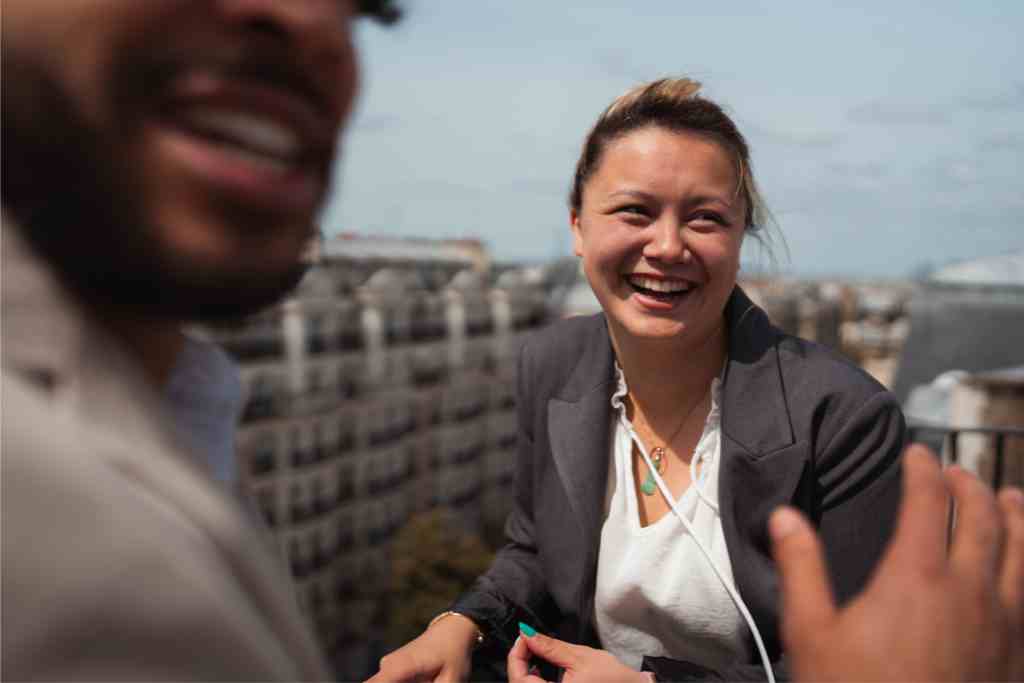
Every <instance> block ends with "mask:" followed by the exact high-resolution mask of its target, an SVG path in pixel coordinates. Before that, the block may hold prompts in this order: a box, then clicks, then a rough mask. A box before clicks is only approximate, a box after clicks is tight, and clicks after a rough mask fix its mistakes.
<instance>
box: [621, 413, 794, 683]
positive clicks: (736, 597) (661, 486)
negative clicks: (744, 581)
mask: <svg viewBox="0 0 1024 683" xmlns="http://www.w3.org/2000/svg"><path fill="white" fill-rule="evenodd" d="M619 419H620V420H621V421H622V424H623V426H624V427H625V428H626V431H627V432H628V433H629V435H630V437H631V438H632V439H633V443H634V444H636V447H637V450H639V451H640V455H641V456H643V459H644V462H645V463H647V467H648V471H649V472H650V473H651V475H652V476H653V477H654V481H655V483H656V484H657V485H658V490H659V491H661V495H662V496H664V498H665V500H666V501H667V502H668V504H669V506H670V507H671V508H672V512H674V513H675V515H676V517H677V518H678V519H679V521H680V522H682V524H683V527H685V528H686V531H687V533H689V534H690V537H691V538H692V539H693V541H694V543H696V544H697V548H699V549H700V552H701V554H702V555H703V556H704V559H705V560H707V561H708V564H710V565H711V568H712V569H713V570H714V572H715V575H716V576H717V577H718V580H719V581H721V582H722V586H723V587H724V588H725V590H726V592H727V593H728V594H729V597H730V598H732V601H733V604H735V605H736V609H738V610H739V612H740V614H741V615H742V616H743V618H744V620H746V622H747V626H748V627H750V632H751V633H752V634H753V636H754V642H755V643H756V645H757V651H758V654H760V655H761V665H762V666H763V667H764V672H765V674H766V675H767V676H768V683H775V675H774V673H773V672H772V665H771V661H770V660H769V659H768V651H767V650H766V649H765V646H764V641H763V640H762V638H761V632H760V631H759V630H758V628H757V624H755V623H754V618H753V617H752V616H751V615H750V610H749V609H747V605H746V603H744V602H743V598H741V597H740V594H739V591H738V590H736V587H735V586H734V585H733V584H732V583H731V582H730V581H729V580H727V579H726V578H725V576H724V575H723V574H722V571H721V570H720V569H719V568H718V565H717V564H715V561H714V559H713V558H712V557H711V553H709V552H708V550H707V548H705V547H704V544H703V543H701V541H700V538H698V537H697V534H695V533H694V531H693V527H692V526H691V525H690V520H688V519H687V518H686V515H684V514H683V512H682V511H681V510H680V509H679V507H678V505H677V504H676V501H675V498H673V496H672V492H671V491H670V490H669V488H668V485H667V484H665V480H664V479H662V478H661V474H659V473H658V470H657V468H655V466H654V463H653V462H652V461H651V458H650V456H649V455H647V449H646V448H645V447H644V445H643V442H641V441H640V439H639V438H638V437H637V435H636V432H635V431H633V425H631V424H630V423H629V420H628V419H626V416H625V415H624V414H623V411H620V412H619ZM696 460H697V458H696V457H694V458H692V459H691V460H690V477H691V479H692V481H691V484H690V485H691V486H693V487H695V488H696V491H697V496H698V497H699V498H700V500H702V501H703V502H704V503H705V504H707V505H708V506H710V507H711V509H713V510H714V511H715V512H716V513H717V512H718V506H717V505H715V504H714V502H712V501H711V500H709V499H708V498H707V497H706V496H705V495H704V493H703V491H701V488H700V482H699V481H698V479H697V476H696Z"/></svg>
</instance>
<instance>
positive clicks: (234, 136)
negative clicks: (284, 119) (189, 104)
mask: <svg viewBox="0 0 1024 683" xmlns="http://www.w3.org/2000/svg"><path fill="white" fill-rule="evenodd" d="M186 118H187V119H188V121H189V123H190V124H191V125H193V126H194V127H195V128H196V129H197V130H198V131H200V132H202V133H206V134H209V135H213V136H216V137H217V138H218V139H219V140H221V141H222V142H225V143H228V144H232V145H234V146H237V147H239V148H244V149H245V150H246V151H247V152H249V153H251V154H253V155H258V156H260V157H261V158H264V159H266V157H271V158H274V159H277V160H280V161H291V160H293V159H295V158H296V157H297V156H298V154H299V152H300V150H301V141H300V139H299V136H298V135H297V134H296V133H295V131H294V130H292V129H291V128H289V127H287V126H284V125H281V124H280V123H278V122H277V121H275V120H272V119H269V118H266V117H261V116H258V115H256V116H254V115H252V114H243V113H240V112H236V111H225V110H222V109H195V110H192V111H191V112H189V113H188V114H187V115H186ZM237 151H241V150H237Z"/></svg>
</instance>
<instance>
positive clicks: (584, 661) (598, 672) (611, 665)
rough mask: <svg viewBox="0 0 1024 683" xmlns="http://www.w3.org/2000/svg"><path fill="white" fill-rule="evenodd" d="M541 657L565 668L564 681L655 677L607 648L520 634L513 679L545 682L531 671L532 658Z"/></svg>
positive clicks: (511, 661) (625, 682)
mask: <svg viewBox="0 0 1024 683" xmlns="http://www.w3.org/2000/svg"><path fill="white" fill-rule="evenodd" d="M531 657H540V658H541V659H543V660H546V661H548V662H551V663H552V664H554V665H555V666H559V667H561V668H563V669H565V676H563V677H562V680H563V681H564V683H581V682H585V683H631V682H634V681H635V682H636V683H651V681H653V680H654V677H653V676H651V675H650V674H647V673H640V672H639V671H635V670H633V669H630V668H629V667H628V666H626V665H625V664H623V663H622V662H620V661H619V660H617V659H615V657H614V656H613V655H612V654H610V653H608V652H606V651H604V650H595V649H594V648H592V647H586V646H585V645H570V644H569V643H566V642H564V641H561V640H558V639H557V638H549V637H548V636H545V635H541V634H539V633H538V634H536V635H532V636H527V635H526V634H525V633H524V634H523V635H521V636H519V639H518V640H516V644H515V646H513V647H512V649H511V650H509V652H508V662H507V663H508V680H509V683H544V679H542V678H541V677H540V676H538V675H536V674H534V673H530V658H531Z"/></svg>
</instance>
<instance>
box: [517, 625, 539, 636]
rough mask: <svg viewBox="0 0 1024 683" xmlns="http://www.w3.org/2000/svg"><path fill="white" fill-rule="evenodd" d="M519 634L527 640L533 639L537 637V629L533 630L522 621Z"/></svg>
mask: <svg viewBox="0 0 1024 683" xmlns="http://www.w3.org/2000/svg"><path fill="white" fill-rule="evenodd" d="M519 632H520V633H522V634H523V635H524V636H526V637H527V638H532V637H534V636H535V635H537V630H536V629H535V628H533V627H532V626H530V625H529V624H524V623H523V622H521V621H520V622H519Z"/></svg>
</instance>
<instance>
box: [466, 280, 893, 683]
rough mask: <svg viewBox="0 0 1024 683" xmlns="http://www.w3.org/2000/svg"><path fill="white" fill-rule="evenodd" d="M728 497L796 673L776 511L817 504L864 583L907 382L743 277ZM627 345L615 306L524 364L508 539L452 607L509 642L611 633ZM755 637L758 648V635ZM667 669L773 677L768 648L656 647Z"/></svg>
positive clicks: (766, 630) (738, 294)
mask: <svg viewBox="0 0 1024 683" xmlns="http://www.w3.org/2000/svg"><path fill="white" fill-rule="evenodd" d="M725 317H726V322H727V325H728V330H729V358H728V361H727V363H726V368H725V374H724V380H723V387H722V462H721V470H720V474H719V507H720V510H721V514H722V527H723V530H724V535H725V540H726V545H727V546H728V549H729V556H730V560H731V564H732V572H733V576H734V579H735V582H736V586H737V588H738V589H739V592H740V594H741V596H742V597H743V600H744V601H745V602H746V603H747V606H748V607H749V608H750V611H751V614H752V615H753V617H754V620H755V622H756V623H757V625H758V629H759V630H760V631H761V634H762V636H763V637H764V639H765V645H766V647H767V649H768V652H769V655H770V657H771V658H772V659H773V660H775V661H776V664H775V666H774V667H773V668H775V669H776V675H777V676H780V674H781V676H780V677H782V678H784V677H785V676H786V674H785V664H784V661H783V660H782V652H781V646H780V642H779V628H778V618H779V613H778V605H777V603H778V586H777V584H778V578H777V575H776V572H775V568H774V565H773V562H772V559H771V551H770V543H769V538H768V534H767V528H766V525H767V520H768V516H769V514H770V513H771V511H772V510H773V509H774V508H775V507H776V506H778V505H780V504H782V503H789V504H791V505H795V506H796V507H798V508H799V509H801V510H803V511H804V513H806V514H807V515H808V516H809V517H810V518H811V519H812V520H813V521H814V523H815V524H817V526H818V529H819V533H820V534H821V537H822V540H823V542H824V544H825V548H826V554H827V558H828V562H829V568H830V572H831V578H832V583H833V586H834V588H835V591H836V593H837V596H838V598H839V599H840V600H841V601H845V600H847V599H848V598H850V597H851V596H852V595H854V594H855V593H857V592H858V591H859V590H860V589H861V588H862V587H863V586H864V585H865V582H866V580H867V578H868V575H869V574H870V572H871V570H872V568H873V567H874V565H875V563H876V562H877V561H878V559H879V557H880V556H881V554H882V551H883V548H884V547H885V544H886V542H887V540H888V538H889V536H890V534H891V531H892V528H893V525H894V523H895V518H896V511H897V508H898V505H899V497H900V467H899V462H900V461H899V456H900V453H901V451H902V448H903V445H904V439H905V424H904V420H903V416H902V414H901V412H900V409H899V406H898V404H897V402H896V400H895V398H894V397H893V395H892V394H890V393H889V392H887V391H886V390H885V389H884V388H883V387H882V386H881V385H880V384H879V383H878V382H876V381H875V380H873V379H872V378H871V377H869V376H868V375H867V374H866V373H865V372H863V371H862V370H860V369H859V368H858V367H856V366H855V365H854V364H852V363H851V362H850V361H849V360H847V359H845V358H843V357H841V356H839V355H838V354H836V353H834V352H832V351H830V350H828V349H826V348H825V347H822V346H819V345H816V344H813V343H811V342H807V341H805V340H802V339H798V338H796V337H792V336H789V335H786V334H784V333H783V332H781V331H780V330H779V329H777V328H776V327H774V326H773V325H772V324H771V323H770V322H769V320H768V317H767V316H766V315H765V313H764V312H763V311H762V310H761V309H759V308H758V307H757V306H755V305H754V304H753V303H751V301H750V299H748V298H747V296H746V295H745V294H744V293H743V291H742V290H741V289H740V288H739V287H737V288H736V289H735V291H734V292H733V294H732V296H731V298H730V300H729V303H728V304H727V306H726V310H725ZM614 387H615V377H614V357H613V352H612V347H611V342H610V339H609V336H608V330H607V326H606V322H605V318H604V316H603V315H600V314H599V315H595V316H592V317H587V318H575V319H570V320H566V321H563V322H561V323H558V324H555V325H552V326H551V327H549V328H547V329H545V330H543V331H541V332H539V333H538V334H537V335H536V336H534V337H533V338H531V340H530V341H528V342H527V343H526V344H525V345H524V347H523V350H522V355H521V358H520V367H519V387H518V391H519V403H518V406H519V407H518V411H519V444H518V449H519V450H518V463H517V470H516V473H517V484H516V499H515V504H514V507H513V511H512V513H511V515H510V516H509V519H508V522H507V525H506V535H507V538H508V544H507V545H506V546H505V547H504V548H503V549H502V550H501V551H499V553H498V556H497V558H496V559H495V561H494V564H493V565H492V566H491V568H490V570H489V571H488V572H487V573H486V574H485V575H483V576H482V577H480V578H479V579H478V580H477V581H476V583H475V584H474V585H473V586H472V587H471V588H470V590H469V591H467V592H466V593H465V594H463V595H462V596H461V597H460V598H459V599H458V600H457V601H456V603H455V605H454V606H453V609H454V610H456V611H459V612H462V613H464V614H467V615H468V616H470V617H472V618H473V619H474V620H476V621H477V622H478V623H480V624H481V625H482V626H483V627H484V629H485V631H486V632H487V633H488V636H489V638H488V640H489V641H490V643H491V645H490V649H491V652H493V653H494V654H495V655H497V654H504V651H506V650H507V648H508V647H509V646H511V644H512V642H513V641H514V640H515V637H516V635H517V632H516V622H517V621H520V620H522V621H526V622H528V623H531V624H533V625H535V626H537V627H538V628H540V629H542V630H544V631H546V632H548V633H551V634H554V635H557V636H558V637H560V638H563V639H566V640H569V641H572V642H578V643H583V644H587V645H592V646H595V647H599V643H598V639H597V634H596V632H595V628H594V619H593V609H594V607H593V605H594V585H595V580H596V573H597V553H598V545H599V539H600V530H601V524H602V521H603V505H604V496H605V491H606V482H607V474H608V461H609V454H610V436H611V432H610V424H611V410H612V408H611V405H610V397H611V393H612V391H613V389H614ZM751 651H752V652H755V657H756V650H755V649H754V648H753V645H752V644H751ZM644 666H645V668H646V669H649V670H652V671H654V672H655V675H656V676H657V677H658V678H659V680H698V679H716V678H723V679H728V680H738V679H759V678H763V672H762V670H761V666H760V663H759V660H756V659H755V660H752V661H747V662H736V663H735V666H734V667H730V668H729V669H727V670H725V671H710V670H707V669H704V668H703V667H701V666H699V665H697V664H694V663H689V662H679V661H674V660H668V659H664V658H653V657H651V658H645V660H644Z"/></svg>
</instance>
